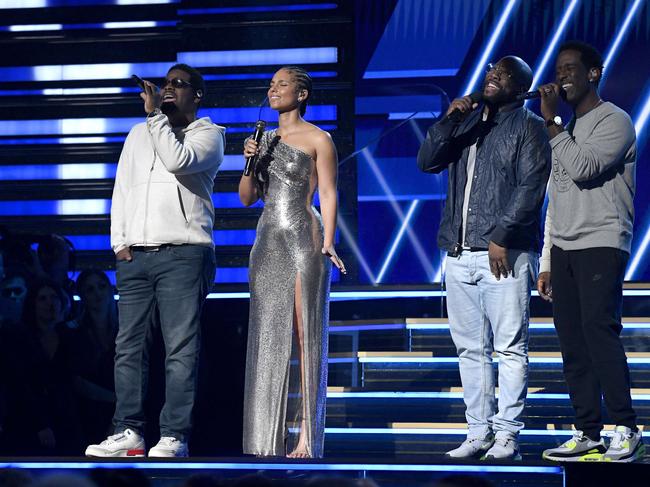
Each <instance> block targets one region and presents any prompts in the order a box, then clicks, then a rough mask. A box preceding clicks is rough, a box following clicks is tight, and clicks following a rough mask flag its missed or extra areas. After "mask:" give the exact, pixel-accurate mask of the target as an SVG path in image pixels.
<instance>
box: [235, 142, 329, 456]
mask: <svg viewBox="0 0 650 487" xmlns="http://www.w3.org/2000/svg"><path fill="white" fill-rule="evenodd" d="M260 154H261V157H260V162H261V163H262V164H265V170H264V171H262V172H261V173H262V174H263V175H264V176H260V177H264V178H265V181H264V187H265V188H266V194H265V196H264V203H265V205H264V211H263V212H262V216H261V217H260V220H259V222H258V225H257V235H256V240H255V244H254V245H253V248H252V250H251V255H250V263H249V283H250V291H251V301H250V317H249V327H248V350H247V357H246V386H245V395H244V438H243V440H244V441H243V443H244V453H248V454H254V455H261V456H284V455H286V454H287V453H288V452H291V451H292V450H293V448H294V447H295V443H296V441H297V440H298V433H299V432H300V429H301V426H302V425H303V424H304V425H305V430H304V431H303V432H302V433H303V434H304V435H305V444H306V449H307V452H308V454H309V455H310V456H311V457H322V456H323V440H324V430H325V399H326V394H327V336H328V334H327V333H328V326H327V324H328V318H329V286H330V276H331V262H330V260H329V259H328V258H327V257H326V256H324V255H323V254H322V253H321V249H322V246H323V223H322V219H321V217H320V214H319V213H318V211H317V210H316V208H315V207H314V206H313V204H312V202H313V196H314V190H315V188H314V179H315V178H314V177H313V176H314V173H315V171H316V163H315V162H314V160H313V159H312V158H311V157H310V156H309V155H308V154H306V153H304V152H302V151H301V150H299V149H297V148H295V147H292V146H290V145H287V144H284V143H283V142H281V141H279V139H278V138H277V137H276V135H275V131H270V132H267V133H265V134H264V137H263V138H262V141H261V142H260ZM297 283H298V284H299V286H300V290H301V295H302V307H301V310H300V313H301V315H302V320H303V328H302V334H303V340H304V347H303V357H302V360H300V357H299V356H298V355H297V349H296V344H297V334H296V332H295V330H294V299H295V296H294V295H295V292H294V291H295V288H296V284H297ZM301 365H302V367H301ZM301 369H302V371H301ZM301 378H302V379H303V380H302V382H304V384H303V385H302V386H301Z"/></svg>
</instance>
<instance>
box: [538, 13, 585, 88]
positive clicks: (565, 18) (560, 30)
mask: <svg viewBox="0 0 650 487" xmlns="http://www.w3.org/2000/svg"><path fill="white" fill-rule="evenodd" d="M578 3H580V0H571V3H570V4H569V6H568V7H567V8H566V10H565V11H564V14H562V19H560V23H559V24H558V26H557V27H556V29H555V33H554V34H553V37H552V38H551V41H550V42H549V43H548V46H546V50H545V51H544V55H543V56H542V60H541V61H540V63H539V64H538V66H537V69H536V70H535V76H534V77H533V82H532V84H531V85H530V87H531V89H534V88H536V87H537V83H538V82H539V80H540V79H541V77H542V76H544V71H545V70H546V65H547V64H548V62H549V60H550V59H551V56H552V55H553V53H554V52H555V48H556V47H557V44H558V42H560V38H561V37H562V36H563V35H564V31H565V30H566V28H567V25H568V24H569V20H571V16H572V15H573V13H574V11H575V10H576V7H577V6H578Z"/></svg>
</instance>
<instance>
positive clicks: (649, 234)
mask: <svg viewBox="0 0 650 487" xmlns="http://www.w3.org/2000/svg"><path fill="white" fill-rule="evenodd" d="M648 244H650V227H648V228H646V230H645V235H644V236H643V240H641V245H639V248H637V249H636V252H635V253H634V257H632V260H631V261H630V264H629V266H628V268H627V272H626V273H625V280H626V281H631V280H633V279H634V274H635V273H636V270H637V268H638V267H639V264H640V263H641V259H643V257H644V255H645V252H646V250H647V249H648Z"/></svg>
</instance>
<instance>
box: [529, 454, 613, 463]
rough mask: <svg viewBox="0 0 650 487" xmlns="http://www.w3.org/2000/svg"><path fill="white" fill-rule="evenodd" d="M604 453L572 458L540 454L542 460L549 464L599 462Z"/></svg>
mask: <svg viewBox="0 0 650 487" xmlns="http://www.w3.org/2000/svg"><path fill="white" fill-rule="evenodd" d="M603 455H604V453H587V454H586V455H577V456H573V457H554V456H551V455H544V454H542V458H543V459H544V460H548V461H549V462H560V463H562V462H600V461H602V458H603Z"/></svg>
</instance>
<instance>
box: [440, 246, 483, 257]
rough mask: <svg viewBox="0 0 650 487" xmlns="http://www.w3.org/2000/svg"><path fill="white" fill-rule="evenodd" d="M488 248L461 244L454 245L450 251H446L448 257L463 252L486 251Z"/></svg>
mask: <svg viewBox="0 0 650 487" xmlns="http://www.w3.org/2000/svg"><path fill="white" fill-rule="evenodd" d="M487 250H488V249H484V248H483V247H470V248H467V247H463V246H462V245H461V244H456V245H454V248H453V249H451V251H449V252H447V255H448V256H449V257H458V256H459V255H460V254H462V253H463V252H487Z"/></svg>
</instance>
